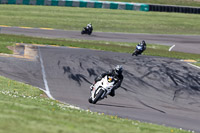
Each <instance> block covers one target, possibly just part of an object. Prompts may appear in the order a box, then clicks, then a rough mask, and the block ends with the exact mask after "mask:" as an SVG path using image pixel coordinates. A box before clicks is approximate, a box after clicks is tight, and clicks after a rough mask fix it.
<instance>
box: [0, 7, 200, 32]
mask: <svg viewBox="0 0 200 133" xmlns="http://www.w3.org/2000/svg"><path fill="white" fill-rule="evenodd" d="M89 22H92V23H93V26H94V32H96V31H102V32H126V33H151V34H191V35H200V25H199V22H200V15H198V14H183V13H161V12H138V11H127V10H108V9H94V8H75V7H51V6H24V5H0V25H8V26H25V27H45V28H55V29H64V30H79V31H81V30H82V27H84V26H86V24H87V23H89Z"/></svg>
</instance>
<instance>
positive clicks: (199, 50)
mask: <svg viewBox="0 0 200 133" xmlns="http://www.w3.org/2000/svg"><path fill="white" fill-rule="evenodd" d="M0 33H4V34H17V35H26V36H34V37H48V38H71V39H84V40H103V41H115V42H134V43H139V42H141V41H142V40H145V41H146V42H147V44H161V45H168V46H173V45H175V47H174V48H173V49H172V51H180V52H186V53H196V54H200V36H199V35H159V34H132V33H104V32H95V31H94V32H93V34H92V35H91V36H88V35H81V34H80V31H65V30H57V29H52V30H45V29H38V28H19V27H1V26H0Z"/></svg>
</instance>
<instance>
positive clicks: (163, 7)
mask: <svg viewBox="0 0 200 133" xmlns="http://www.w3.org/2000/svg"><path fill="white" fill-rule="evenodd" d="M149 11H159V12H180V13H194V14H200V7H186V6H173V5H152V4H150V5H149Z"/></svg>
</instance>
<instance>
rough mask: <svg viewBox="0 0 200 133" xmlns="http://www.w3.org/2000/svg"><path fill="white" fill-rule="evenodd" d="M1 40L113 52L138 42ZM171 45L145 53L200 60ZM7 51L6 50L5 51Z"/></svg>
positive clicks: (130, 49) (8, 37)
mask: <svg viewBox="0 0 200 133" xmlns="http://www.w3.org/2000/svg"><path fill="white" fill-rule="evenodd" d="M0 42H2V43H3V42H5V44H4V45H5V46H6V44H8V45H15V43H30V44H45V45H56V46H71V47H80V48H89V49H96V50H105V51H113V52H123V53H130V54H131V53H132V52H133V51H134V49H135V46H136V44H137V43H125V42H124V43H122V42H106V41H89V40H76V39H47V38H35V37H27V36H19V35H6V34H0ZM168 49H169V46H162V45H154V44H148V45H147V50H146V51H145V52H144V55H150V56H161V57H169V58H177V59H194V60H196V61H199V62H200V55H199V54H189V53H182V52H175V51H171V52H169V51H168ZM5 52H6V51H5Z"/></svg>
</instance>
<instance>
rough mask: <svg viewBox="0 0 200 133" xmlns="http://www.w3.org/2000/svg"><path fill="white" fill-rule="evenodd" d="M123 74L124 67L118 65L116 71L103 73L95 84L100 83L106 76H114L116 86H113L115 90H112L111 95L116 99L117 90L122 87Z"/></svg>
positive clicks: (96, 79)
mask: <svg viewBox="0 0 200 133" xmlns="http://www.w3.org/2000/svg"><path fill="white" fill-rule="evenodd" d="M122 72H123V68H122V66H121V65H117V66H116V67H115V68H114V69H112V70H110V71H107V72H105V73H102V74H101V75H100V76H98V77H96V78H95V83H96V82H98V81H100V80H101V79H102V78H104V77H105V76H106V75H107V76H112V77H113V78H114V81H115V83H114V86H113V88H112V90H111V92H110V94H109V95H110V96H112V97H114V96H115V90H116V89H117V88H119V87H120V86H121V83H122V81H123V75H122Z"/></svg>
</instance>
